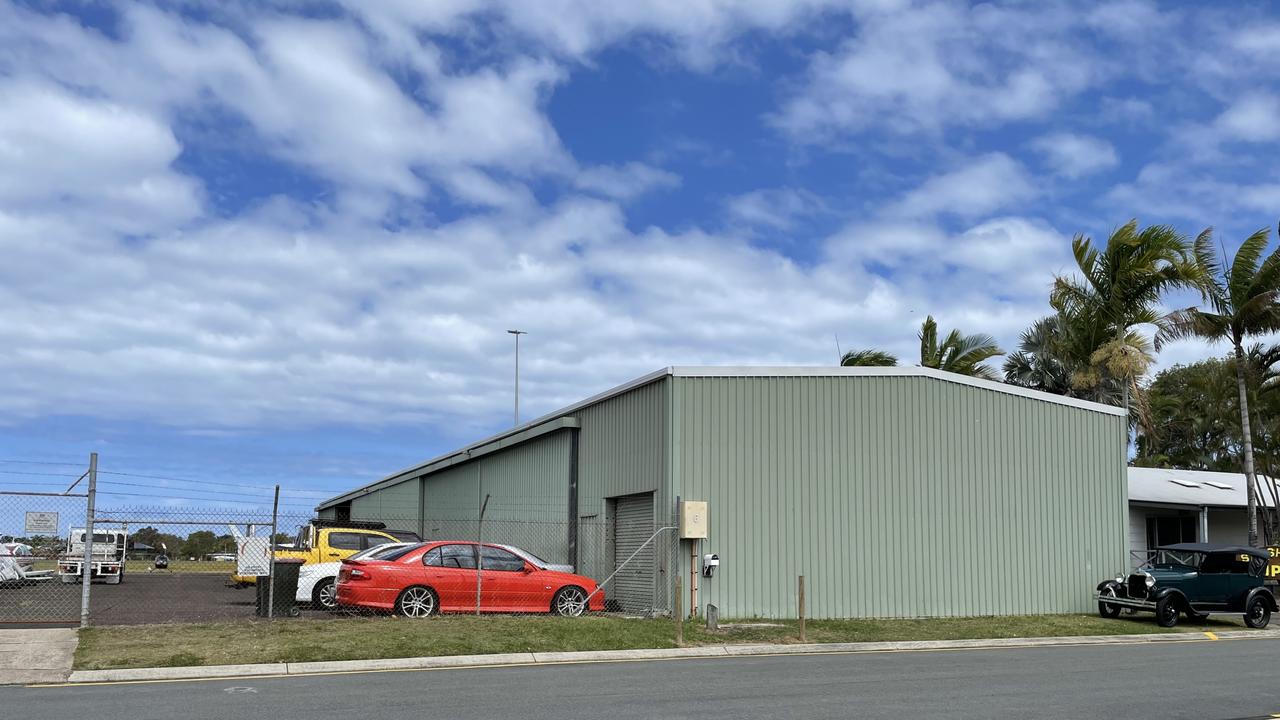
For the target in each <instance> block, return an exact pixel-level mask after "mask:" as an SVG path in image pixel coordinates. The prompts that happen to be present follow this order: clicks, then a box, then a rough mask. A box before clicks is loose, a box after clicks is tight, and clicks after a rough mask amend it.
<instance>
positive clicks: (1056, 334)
mask: <svg viewBox="0 0 1280 720" xmlns="http://www.w3.org/2000/svg"><path fill="white" fill-rule="evenodd" d="M1062 331H1063V319H1062V317H1061V316H1058V315H1049V316H1048V317H1042V318H1040V319H1039V320H1037V321H1035V323H1033V324H1032V325H1031V327H1029V328H1027V329H1026V330H1023V331H1022V337H1021V338H1019V340H1018V351H1017V352H1015V353H1012V354H1010V355H1009V356H1008V357H1006V358H1005V360H1004V368H1003V369H1004V381H1005V382H1006V383H1009V384H1010V385H1020V386H1022V387H1026V388H1031V389H1033V390H1043V391H1044V392H1051V393H1055V394H1057V395H1070V394H1071V367H1070V364H1069V363H1070V360H1069V359H1068V358H1067V357H1065V356H1064V355H1063V354H1062V352H1061V348H1060V347H1059V346H1060V345H1061V344H1062V334H1063V333H1062Z"/></svg>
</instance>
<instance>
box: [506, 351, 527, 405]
mask: <svg viewBox="0 0 1280 720" xmlns="http://www.w3.org/2000/svg"><path fill="white" fill-rule="evenodd" d="M507 332H508V333H509V334H511V335H515V336H516V423H515V424H516V425H519V424H520V336H521V335H528V334H529V333H527V332H525V331H523V330H508V331H507Z"/></svg>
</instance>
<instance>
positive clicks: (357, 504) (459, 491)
mask: <svg viewBox="0 0 1280 720" xmlns="http://www.w3.org/2000/svg"><path fill="white" fill-rule="evenodd" d="M573 432H575V431H573V430H562V431H558V432H553V433H551V434H548V435H543V436H541V437H538V438H535V439H533V440H531V441H529V442H526V443H524V444H521V445H516V446H514V447H510V448H506V449H503V450H500V451H498V452H495V453H491V454H488V455H483V456H481V457H479V458H477V459H475V460H472V461H470V462H467V463H463V464H460V465H454V466H453V467H450V468H447V469H445V470H442V471H439V472H436V473H433V474H431V475H428V476H426V477H422V478H413V479H410V480H406V481H404V482H401V483H397V484H395V485H392V486H390V487H385V488H380V489H378V490H375V491H373V492H371V493H369V494H368V495H364V496H362V497H358V498H355V499H353V500H352V501H351V519H353V520H380V521H382V522H385V523H387V525H388V526H395V527H402V528H404V529H410V530H416V531H417V532H418V533H419V534H420V535H422V536H423V537H424V538H428V539H436V540H472V539H475V538H476V532H477V526H476V518H477V517H478V515H479V509H480V504H481V502H483V500H484V497H485V495H486V494H488V495H489V504H488V506H487V508H486V509H485V516H484V517H485V526H484V528H483V529H482V531H483V539H484V540H485V541H486V542H496V543H505V544H510V545H517V546H520V547H523V548H525V549H527V550H529V551H531V552H533V553H534V554H536V555H538V556H540V557H542V558H545V559H546V560H549V561H551V562H559V563H562V562H566V561H567V559H568V550H567V546H568V540H567V537H568V535H567V528H568V518H569V460H570V448H571V445H572V442H571V440H572V435H571V433H573Z"/></svg>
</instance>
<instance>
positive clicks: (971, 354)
mask: <svg viewBox="0 0 1280 720" xmlns="http://www.w3.org/2000/svg"><path fill="white" fill-rule="evenodd" d="M919 338H920V365H921V366H922V367H929V368H936V369H938V370H945V371H947V372H953V373H958V374H960V375H969V376H972V377H979V378H984V379H986V380H997V379H998V378H997V376H996V372H995V370H993V369H992V368H991V367H989V366H987V365H984V364H983V362H984V361H986V360H988V359H990V358H993V357H996V356H997V355H1003V354H1004V351H1003V350H1001V349H1000V347H999V346H997V345H996V341H995V338H993V337H991V336H990V335H987V334H985V333H977V334H974V335H963V334H961V333H960V331H959V330H952V331H951V332H949V333H947V336H946V337H945V338H943V340H942V342H938V323H937V322H936V321H934V319H933V316H932V315H930V316H928V317H927V318H925V321H924V324H923V325H922V326H921V327H920V334H919Z"/></svg>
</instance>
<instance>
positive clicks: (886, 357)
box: [840, 350, 898, 367]
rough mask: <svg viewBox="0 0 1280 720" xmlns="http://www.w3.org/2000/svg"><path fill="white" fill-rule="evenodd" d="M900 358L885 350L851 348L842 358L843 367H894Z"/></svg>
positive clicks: (841, 364)
mask: <svg viewBox="0 0 1280 720" xmlns="http://www.w3.org/2000/svg"><path fill="white" fill-rule="evenodd" d="M897 364H898V358H897V357H895V356H893V355H892V354H890V353H887V352H884V351H883V350H850V351H849V352H847V353H845V354H844V355H843V356H842V357H841V358H840V366H841V367H893V366H894V365H897Z"/></svg>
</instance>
